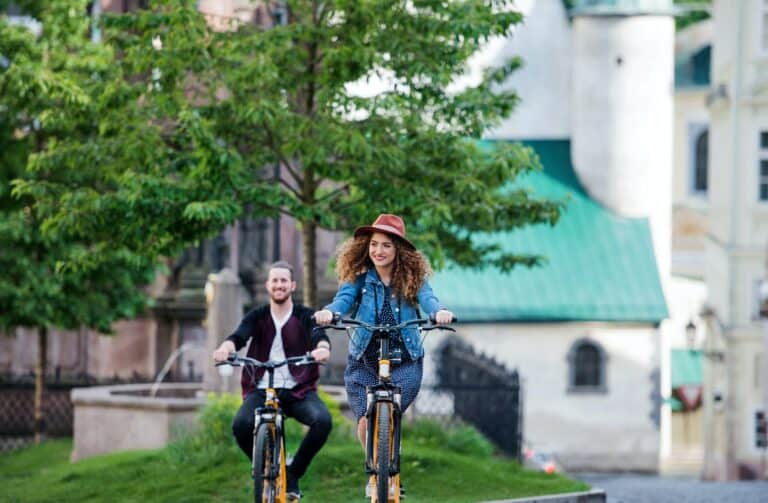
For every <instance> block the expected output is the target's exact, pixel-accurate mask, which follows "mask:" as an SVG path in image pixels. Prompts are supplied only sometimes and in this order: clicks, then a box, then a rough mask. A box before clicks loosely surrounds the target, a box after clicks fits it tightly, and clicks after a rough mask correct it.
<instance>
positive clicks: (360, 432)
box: [357, 417, 368, 452]
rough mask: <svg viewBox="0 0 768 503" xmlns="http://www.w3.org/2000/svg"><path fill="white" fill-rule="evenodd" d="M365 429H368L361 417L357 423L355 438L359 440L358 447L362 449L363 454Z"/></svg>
mask: <svg viewBox="0 0 768 503" xmlns="http://www.w3.org/2000/svg"><path fill="white" fill-rule="evenodd" d="M367 429H368V428H367V422H366V420H365V417H361V418H360V420H359V421H358V422H357V438H358V439H359V440H360V445H361V446H362V447H363V452H365V434H366V431H367Z"/></svg>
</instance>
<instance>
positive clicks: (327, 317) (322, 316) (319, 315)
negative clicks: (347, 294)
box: [315, 309, 333, 325]
mask: <svg viewBox="0 0 768 503" xmlns="http://www.w3.org/2000/svg"><path fill="white" fill-rule="evenodd" d="M331 321H333V313H332V312H330V311H329V310H327V309H321V310H319V311H317V312H315V323H317V324H318V325H329V324H330V323H331Z"/></svg>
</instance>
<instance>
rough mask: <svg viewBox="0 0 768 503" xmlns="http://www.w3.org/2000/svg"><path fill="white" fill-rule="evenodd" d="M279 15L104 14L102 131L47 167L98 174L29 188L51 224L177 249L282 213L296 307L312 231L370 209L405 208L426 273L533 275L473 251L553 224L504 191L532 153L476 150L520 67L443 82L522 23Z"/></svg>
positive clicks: (390, 5)
mask: <svg viewBox="0 0 768 503" xmlns="http://www.w3.org/2000/svg"><path fill="white" fill-rule="evenodd" d="M272 5H274V3H272V2H268V3H265V4H264V5H263V6H262V7H263V8H268V7H269V6H272ZM285 8H286V14H287V15H286V17H285V20H286V21H287V23H286V24H283V25H278V26H274V27H272V28H271V29H263V28H262V27H260V26H258V25H256V24H245V23H239V24H237V23H234V22H233V24H232V26H231V29H230V30H226V31H214V30H213V29H212V28H211V27H209V26H208V25H206V23H205V22H204V19H203V17H202V15H201V14H200V13H198V12H197V10H196V8H195V2H193V1H191V0H168V1H162V2H156V3H154V4H153V6H152V8H150V9H147V10H141V11H138V12H136V13H133V14H130V15H124V16H115V17H111V18H106V23H107V29H106V30H105V39H104V40H105V43H107V44H109V45H111V46H113V47H114V48H115V54H117V55H119V57H118V58H117V59H116V61H115V62H114V67H115V68H116V76H117V77H118V78H117V80H114V81H112V82H111V83H110V84H109V85H108V86H106V87H105V93H104V95H102V96H101V97H100V102H101V103H102V105H103V108H102V113H101V123H100V134H99V137H98V138H92V139H91V141H90V143H89V144H88V145H80V144H72V142H61V143H58V144H57V145H55V146H53V147H52V148H51V149H50V153H49V156H52V157H56V156H57V155H70V156H76V157H82V156H89V157H90V156H95V157H98V158H99V159H104V160H107V159H108V162H106V163H105V164H106V166H105V169H103V170H101V171H100V173H99V174H98V179H93V180H85V181H78V182H77V183H74V184H73V183H71V182H68V183H67V184H60V185H58V186H56V185H53V184H47V185H46V186H45V187H40V186H37V189H38V190H39V191H40V195H41V196H42V197H43V198H44V199H45V200H48V201H51V200H56V201H59V202H60V203H61V204H60V205H59V206H58V207H57V208H53V206H52V205H50V204H49V205H48V210H49V211H48V212H47V213H46V226H48V228H50V229H55V230H56V231H58V232H66V233H69V234H71V235H73V236H76V237H78V238H83V237H84V236H89V237H90V238H91V239H95V240H97V241H98V240H101V241H109V242H115V240H118V241H119V243H120V244H121V245H122V246H125V247H127V248H128V249H131V250H144V251H148V250H152V251H153V252H154V253H156V254H172V253H174V252H176V251H178V250H179V248H180V246H183V244H186V243H189V242H190V240H194V239H199V238H201V237H205V236H207V235H210V234H211V233H213V232H215V231H217V230H219V229H221V228H222V227H223V226H224V225H226V224H228V223H231V222H232V221H233V220H235V219H236V218H238V217H239V216H241V215H242V214H243V212H244V211H245V209H246V208H247V209H248V211H252V212H254V213H255V214H257V215H262V216H270V215H275V214H278V213H282V214H286V215H290V216H291V217H293V218H295V219H296V221H297V222H298V224H299V225H300V226H301V230H302V238H303V247H304V260H305V264H304V271H305V272H304V278H305V284H304V302H305V303H306V304H308V305H316V286H315V278H316V274H317V264H316V260H315V246H316V245H315V235H316V230H317V229H318V228H325V229H332V230H338V229H343V230H349V229H352V228H354V227H355V226H356V225H359V224H361V223H368V222H370V221H372V220H373V219H374V218H375V216H376V215H377V214H378V213H380V212H394V213H399V214H402V215H403V216H404V218H405V219H406V221H407V222H408V224H409V234H410V235H412V236H414V238H415V241H416V242H417V244H418V245H419V246H420V247H421V248H422V249H423V250H424V251H425V252H426V253H427V255H428V256H430V257H431V259H432V260H433V262H434V263H435V264H436V265H437V266H438V267H440V266H441V265H443V264H444V263H445V262H446V261H447V260H451V261H453V262H455V263H457V264H459V265H462V266H473V267H482V266H488V265H492V266H497V267H499V268H501V269H502V270H504V271H507V270H510V269H511V268H512V267H514V266H515V265H517V264H521V263H522V264H526V265H533V264H536V263H538V262H539V260H540V257H537V256H528V255H515V254H509V253H503V252H502V251H501V250H500V249H498V248H497V247H496V246H494V245H492V244H485V243H483V242H482V241H480V240H478V239H476V236H477V234H478V233H483V232H490V231H499V230H511V229H514V228H518V227H521V226H524V225H529V224H535V223H542V222H546V223H549V224H553V223H554V222H555V221H556V219H557V218H558V215H559V212H560V209H561V203H559V202H551V201H547V200H541V199H536V198H535V197H533V195H532V194H530V193H528V192H526V191H524V190H520V189H516V188H514V187H513V186H512V185H511V183H512V182H513V181H514V179H515V178H516V177H517V176H518V175H520V174H522V173H525V172H527V171H529V170H531V169H536V167H537V165H538V163H537V161H536V158H535V156H534V155H533V153H532V152H531V151H530V150H528V149H526V148H523V147H522V146H519V145H504V146H500V147H499V148H498V149H494V150H493V151H492V152H487V151H483V150H482V149H481V148H480V147H478V145H477V142H476V141H475V140H476V139H477V138H480V137H481V135H482V134H483V132H484V131H486V130H487V129H488V128H489V127H492V126H494V125H496V124H498V122H499V121H500V120H501V119H502V118H504V117H506V116H508V115H509V114H510V113H511V112H512V110H513V108H514V105H515V103H516V102H517V100H518V98H517V96H516V95H515V93H514V92H513V91H511V90H508V89H507V88H506V87H504V86H503V85H502V84H503V83H504V82H505V80H506V79H507V77H508V76H509V75H510V74H511V73H512V72H513V71H514V70H515V69H516V68H517V67H518V66H519V65H520V61H519V60H517V59H512V60H511V61H509V62H507V63H505V64H503V65H502V66H500V67H498V68H490V69H487V71H485V73H484V74H483V75H482V77H481V78H479V79H478V81H477V82H474V83H472V84H471V85H469V86H466V87H464V88H459V87H457V86H456V84H455V82H456V80H457V79H458V78H460V77H462V76H463V75H464V73H465V72H466V66H467V62H468V60H469V58H470V57H471V56H472V55H473V54H475V53H476V52H477V51H478V50H479V49H480V48H481V47H482V46H483V44H484V43H485V42H487V41H488V40H490V39H491V38H493V37H496V36H503V35H505V34H507V33H508V32H509V30H510V29H511V28H512V27H513V26H514V25H516V24H517V23H519V22H520V20H521V15H520V14H519V13H517V12H515V11H513V10H511V8H510V7H509V6H508V5H507V2H504V1H494V2H487V1H481V0H467V1H461V2H458V1H456V2H443V1H436V0H415V1H392V0H370V1H365V2H360V1H351V0H333V1H319V0H290V1H288V2H285ZM374 82H379V83H383V84H384V85H382V86H379V88H378V89H374V88H373V87H372V86H373V83H374ZM366 86H367V88H366ZM103 164H104V163H103ZM276 171H278V172H279V173H278V176H277V177H275V176H274V174H275V172H276ZM96 186H98V187H99V188H98V189H96V188H95V187H96ZM105 186H106V187H112V188H109V189H106V190H105V189H104V187H105ZM29 190H32V189H31V188H30V189H29ZM65 195H67V197H64V196H65ZM117 222H119V223H120V226H121V232H120V233H119V235H117V236H116V235H115V233H114V232H113V229H114V227H115V225H116V223H117Z"/></svg>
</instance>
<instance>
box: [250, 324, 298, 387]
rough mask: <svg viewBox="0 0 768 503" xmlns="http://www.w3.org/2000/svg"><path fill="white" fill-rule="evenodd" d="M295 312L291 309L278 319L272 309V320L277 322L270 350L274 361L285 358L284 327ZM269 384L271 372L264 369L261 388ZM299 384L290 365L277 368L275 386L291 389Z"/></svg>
mask: <svg viewBox="0 0 768 503" xmlns="http://www.w3.org/2000/svg"><path fill="white" fill-rule="evenodd" d="M291 314H293V311H289V312H288V314H286V315H285V318H283V319H281V320H278V319H277V318H276V317H275V313H273V312H271V311H270V315H271V316H272V322H273V323H274V324H275V339H274V340H273V341H272V348H271V349H270V350H269V359H270V360H274V361H282V360H285V349H284V348H283V327H284V326H285V324H286V323H287V322H288V319H289V318H290V317H291ZM268 384H269V374H268V373H267V372H266V371H264V376H263V377H262V378H261V381H259V389H267V385H268ZM296 384H298V383H297V382H296V380H295V379H294V378H293V376H292V375H291V371H290V370H289V369H288V365H283V366H282V367H280V368H278V369H275V380H274V385H275V388H286V389H291V388H293V387H294V386H296Z"/></svg>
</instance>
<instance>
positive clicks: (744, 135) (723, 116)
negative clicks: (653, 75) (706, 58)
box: [705, 0, 768, 479]
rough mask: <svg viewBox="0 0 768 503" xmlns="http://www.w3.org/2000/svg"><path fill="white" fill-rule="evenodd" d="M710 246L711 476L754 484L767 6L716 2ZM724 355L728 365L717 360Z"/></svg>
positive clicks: (761, 384) (765, 204)
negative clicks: (743, 479) (748, 480)
mask: <svg viewBox="0 0 768 503" xmlns="http://www.w3.org/2000/svg"><path fill="white" fill-rule="evenodd" d="M713 21H714V30H713V33H714V37H713V44H712V58H713V59H712V72H711V80H712V84H711V91H710V94H709V96H708V102H709V114H710V139H711V141H710V142H709V153H710V158H709V161H710V164H709V175H710V187H709V227H708V234H707V241H706V281H707V287H708V304H709V306H710V307H711V316H709V317H708V320H707V321H708V323H707V329H708V330H707V339H706V349H707V351H708V353H709V356H710V358H707V359H706V360H705V362H706V365H705V378H706V379H707V380H708V383H709V384H710V388H711V389H709V390H706V391H707V392H708V393H710V395H711V396H713V397H714V396H715V395H717V396H719V397H721V401H720V402H717V401H715V400H709V401H705V434H706V436H705V444H706V447H707V458H706V460H705V461H706V466H705V476H707V477H709V478H719V479H724V478H730V479H733V478H737V477H745V476H757V475H759V470H760V458H761V455H762V454H764V453H765V451H764V450H761V449H758V448H757V447H756V439H755V413H756V412H757V411H760V410H764V409H765V405H766V403H768V399H766V394H768V386H766V358H765V356H764V355H765V354H766V343H765V342H763V341H764V337H765V336H764V335H763V334H764V329H763V328H762V326H761V323H762V322H761V321H760V320H759V310H758V305H759V300H758V299H759V285H760V282H761V281H762V280H763V279H764V277H765V274H766V244H768V3H766V2H764V1H762V0H744V1H740V2H732V1H728V0H715V1H714V2H713ZM721 353H722V358H721Z"/></svg>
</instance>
